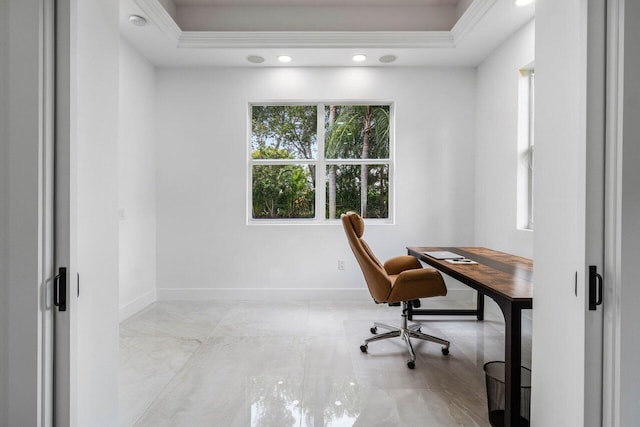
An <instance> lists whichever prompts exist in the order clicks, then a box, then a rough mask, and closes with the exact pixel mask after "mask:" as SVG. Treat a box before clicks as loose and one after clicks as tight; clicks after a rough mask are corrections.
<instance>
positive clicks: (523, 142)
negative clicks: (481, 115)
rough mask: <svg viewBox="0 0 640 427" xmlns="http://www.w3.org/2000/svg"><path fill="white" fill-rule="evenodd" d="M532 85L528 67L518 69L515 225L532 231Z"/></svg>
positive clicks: (531, 76)
mask: <svg viewBox="0 0 640 427" xmlns="http://www.w3.org/2000/svg"><path fill="white" fill-rule="evenodd" d="M534 88H535V71H534V68H533V67H532V66H528V67H525V68H524V69H522V70H520V85H519V90H518V200H517V203H518V210H517V211H518V214H517V216H518V218H517V221H518V223H517V227H518V228H519V229H524V230H533V185H534V174H533V172H534V131H533V128H534V106H535V104H534V101H535V97H534V92H535V91H534Z"/></svg>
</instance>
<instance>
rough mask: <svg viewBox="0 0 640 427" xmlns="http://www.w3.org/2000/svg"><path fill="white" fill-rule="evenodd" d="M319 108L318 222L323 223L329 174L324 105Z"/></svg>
mask: <svg viewBox="0 0 640 427" xmlns="http://www.w3.org/2000/svg"><path fill="white" fill-rule="evenodd" d="M317 108H318V123H317V126H318V127H317V132H316V135H317V138H318V140H317V143H318V155H317V160H318V162H317V163H316V164H317V167H316V221H321V220H324V219H326V213H325V211H326V209H325V205H326V197H327V195H326V191H325V181H326V174H327V167H326V166H325V158H324V122H325V117H324V104H322V103H319V104H318V105H317Z"/></svg>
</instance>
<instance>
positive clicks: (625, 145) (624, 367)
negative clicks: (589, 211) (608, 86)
mask: <svg viewBox="0 0 640 427" xmlns="http://www.w3.org/2000/svg"><path fill="white" fill-rule="evenodd" d="M624 3H625V17H624V100H623V103H624V105H623V114H624V118H623V120H624V124H623V130H622V139H623V142H622V152H621V155H622V171H621V174H620V176H621V178H622V181H621V194H622V199H621V218H620V227H621V228H620V231H621V245H620V254H621V260H620V261H621V270H620V279H621V283H620V293H619V294H618V295H617V296H616V297H617V298H616V301H615V303H616V304H617V303H619V304H620V311H619V313H620V319H619V324H620V331H619V333H620V335H619V341H618V342H619V346H620V347H619V353H618V356H619V357H620V360H619V370H620V371H619V372H620V377H619V380H620V384H619V390H618V392H619V394H618V396H620V402H619V405H620V426H627V425H633V424H637V422H638V419H640V407H639V406H638V401H639V399H640V386H639V385H640V367H639V366H638V356H639V355H640V339H639V338H638V337H639V336H638V324H639V323H640V315H639V314H638V301H640V286H639V284H640V272H639V271H638V254H640V170H639V169H638V165H640V143H638V140H639V139H640V121H639V120H638V118H639V117H640V103H639V102H638V100H639V99H640V82H639V81H638V78H637V76H638V73H640V49H639V46H640V28H638V25H637V23H638V20H640V3H638V2H634V1H626V2H624Z"/></svg>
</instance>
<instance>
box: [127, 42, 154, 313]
mask: <svg viewBox="0 0 640 427" xmlns="http://www.w3.org/2000/svg"><path fill="white" fill-rule="evenodd" d="M155 91H156V84H155V68H154V67H153V65H151V63H149V61H147V60H146V59H145V58H144V57H143V56H142V55H140V53H138V52H137V51H136V50H135V49H134V48H133V47H132V46H131V45H130V44H129V43H128V42H127V41H126V40H124V39H121V40H120V90H119V93H120V97H119V98H120V99H119V126H118V203H119V209H120V211H119V214H120V234H119V236H120V244H119V259H120V262H119V265H120V296H119V300H120V320H123V319H125V318H126V317H128V316H130V315H131V314H133V313H135V312H137V311H139V310H141V309H142V308H144V307H145V306H147V305H148V304H150V303H151V302H153V301H155V293H156V292H155V289H156V156H155V152H156V148H155V145H156V138H157V135H156V122H155V110H156V108H155V96H156V95H155Z"/></svg>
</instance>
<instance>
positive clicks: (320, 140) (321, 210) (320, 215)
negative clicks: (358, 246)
mask: <svg viewBox="0 0 640 427" xmlns="http://www.w3.org/2000/svg"><path fill="white" fill-rule="evenodd" d="M309 105H312V106H315V107H316V109H317V127H316V129H317V134H316V138H317V155H316V158H315V159H253V158H252V152H253V147H252V117H253V110H252V109H253V107H254V106H309ZM329 105H384V106H388V107H389V157H388V158H387V159H376V158H367V159H342V158H338V159H327V158H325V134H326V132H325V107H326V106H329ZM246 123H247V141H246V147H247V155H246V158H247V174H246V176H247V191H246V197H247V209H246V218H247V225H319V224H330V225H336V224H340V219H339V218H335V219H329V218H326V213H325V212H326V203H327V191H326V185H327V184H326V183H327V166H329V165H338V166H340V165H387V166H388V168H389V200H388V217H387V218H365V222H367V223H369V224H394V218H395V197H394V195H395V102H394V101H389V100H370V99H366V100H362V99H360V100H328V101H327V100H323V101H308V100H304V101H297V100H287V101H284V100H283V101H249V102H248V103H247V120H246ZM256 165H265V166H277V165H315V166H316V167H315V170H316V188H315V200H314V203H315V207H314V217H313V218H262V219H261V218H253V167H254V166H256Z"/></svg>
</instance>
